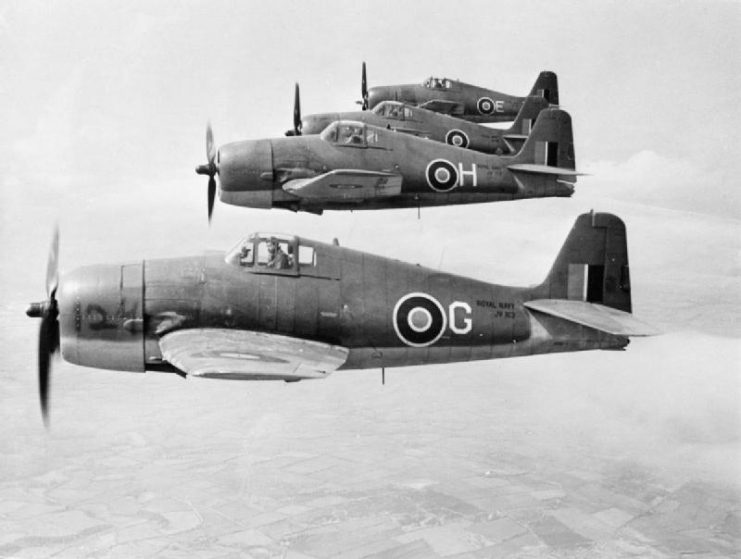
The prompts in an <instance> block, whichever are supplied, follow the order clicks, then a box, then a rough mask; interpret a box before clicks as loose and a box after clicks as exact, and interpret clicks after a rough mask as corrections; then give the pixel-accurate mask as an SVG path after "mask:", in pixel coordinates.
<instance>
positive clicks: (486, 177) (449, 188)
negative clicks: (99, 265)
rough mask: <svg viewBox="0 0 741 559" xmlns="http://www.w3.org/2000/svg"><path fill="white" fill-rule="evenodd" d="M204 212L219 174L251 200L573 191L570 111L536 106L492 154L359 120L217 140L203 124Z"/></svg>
mask: <svg viewBox="0 0 741 559" xmlns="http://www.w3.org/2000/svg"><path fill="white" fill-rule="evenodd" d="M206 155H207V157H208V163H206V164H205V165H200V166H198V167H197V168H196V172H197V173H198V174H202V175H207V176H208V216H209V219H210V218H211V214H212V211H213V204H214V198H215V195H216V190H217V185H216V176H217V175H218V177H219V187H220V188H219V198H220V199H221V201H222V202H225V203H227V204H233V205H237V206H247V207H252V208H266V209H269V208H284V209H288V210H292V211H307V212H312V213H317V214H321V213H322V212H323V211H324V210H364V209H383V208H409V207H412V208H414V207H416V208H419V207H423V206H441V205H450V204H471V203H478V202H500V201H506V200H518V199H522V198H540V197H546V196H571V195H572V193H573V192H574V183H575V182H576V176H577V175H578V174H579V173H577V172H576V170H575V155H574V139H573V133H572V129H571V117H570V116H569V114H568V113H566V112H565V111H562V110H560V109H546V110H544V111H542V112H541V113H540V116H539V117H538V119H537V121H536V122H535V126H534V127H533V129H532V131H531V133H530V135H529V136H528V138H527V139H526V140H525V143H524V145H523V147H522V149H521V150H520V151H519V152H518V153H517V154H516V155H510V156H497V155H489V154H484V153H479V152H476V151H473V150H469V149H461V148H459V147H456V146H451V145H447V144H442V143H438V142H431V141H430V140H427V139H425V138H418V137H415V136H412V135H409V134H399V133H397V132H395V131H393V130H388V129H387V128H381V127H378V126H372V125H370V124H365V123H363V122H357V121H338V122H334V123H332V124H331V125H329V126H327V128H325V129H324V131H323V132H322V133H321V134H319V135H318V136H294V137H288V138H286V137H283V138H274V139H264V140H247V141H241V142H233V143H229V144H225V145H223V146H221V147H220V148H219V149H218V151H217V150H216V149H215V146H214V141H213V133H212V131H211V127H210V126H208V127H207V130H206Z"/></svg>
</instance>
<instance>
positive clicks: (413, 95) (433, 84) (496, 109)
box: [368, 78, 525, 123]
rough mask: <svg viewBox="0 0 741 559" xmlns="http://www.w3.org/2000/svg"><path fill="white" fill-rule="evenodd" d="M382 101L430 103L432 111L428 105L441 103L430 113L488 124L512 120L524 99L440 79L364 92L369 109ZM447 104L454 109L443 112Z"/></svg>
mask: <svg viewBox="0 0 741 559" xmlns="http://www.w3.org/2000/svg"><path fill="white" fill-rule="evenodd" d="M382 101H400V102H402V103H408V104H410V105H425V104H426V103H430V105H429V107H430V108H432V107H434V105H433V104H432V103H434V102H436V101H442V102H443V103H440V108H439V109H437V108H435V109H432V110H436V111H438V110H439V111H441V112H448V113H450V114H453V115H454V116H457V117H459V118H462V119H465V120H469V121H471V122H479V123H492V122H506V121H509V120H513V119H514V118H515V116H517V113H518V112H519V110H520V108H521V107H522V105H523V103H524V102H525V97H518V96H515V95H507V94H506V93H501V92H499V91H494V90H491V89H486V88H483V87H478V86H476V85H471V84H467V83H463V82H460V81H457V80H451V79H447V78H442V79H439V80H437V81H435V80H434V79H428V80H426V81H425V82H424V83H422V84H403V85H393V86H378V87H371V88H370V89H369V90H368V103H369V106H370V108H373V107H375V106H376V105H377V104H378V103H380V102H382ZM447 104H455V107H454V108H451V109H450V110H447V109H446V108H445V107H446V105H447ZM449 106H450V107H453V105H449Z"/></svg>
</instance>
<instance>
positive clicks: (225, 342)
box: [27, 213, 655, 419]
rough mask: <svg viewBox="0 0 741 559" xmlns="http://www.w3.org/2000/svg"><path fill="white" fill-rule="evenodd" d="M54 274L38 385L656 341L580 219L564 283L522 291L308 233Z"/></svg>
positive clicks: (255, 373)
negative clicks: (58, 368) (57, 378)
mask: <svg viewBox="0 0 741 559" xmlns="http://www.w3.org/2000/svg"><path fill="white" fill-rule="evenodd" d="M56 239H57V237H55V242H54V244H53V245H52V250H51V252H50V258H49V265H48V269H47V282H46V283H47V299H46V300H45V301H43V302H40V303H32V304H31V305H30V307H29V308H28V310H27V314H28V315H29V316H32V317H40V318H41V329H40V333H39V381H40V383H39V386H40V395H41V405H42V412H43V415H44V418H45V419H46V417H47V401H48V386H49V373H50V359H51V357H52V356H53V355H54V354H55V353H57V352H58V351H59V350H61V354H62V357H63V358H64V359H65V360H66V361H68V362H70V363H74V364H77V365H82V366H86V367H96V368H99V369H113V370H119V371H132V372H140V373H141V372H144V371H165V372H174V373H177V374H179V375H182V376H188V377H190V376H193V377H207V378H219V379H236V380H285V381H297V380H302V379H319V378H324V377H326V376H327V375H328V374H330V373H331V372H332V371H335V370H345V369H368V368H385V367H400V366H406V365H422V364H433V363H452V362H457V361H469V360H476V359H497V358H504V357H515V356H522V355H534V354H541V353H554V352H566V351H583V350H591V349H611V350H618V349H623V348H624V347H625V346H627V345H628V341H629V340H628V337H629V336H643V335H650V334H653V333H655V331H654V330H653V329H652V328H651V327H650V326H648V325H646V324H644V323H642V322H640V321H638V320H637V319H635V318H633V316H632V315H631V314H630V313H631V285H630V274H629V268H628V252H627V241H626V232H625V226H624V225H623V222H622V221H621V220H620V219H619V218H617V217H616V216H614V215H610V214H604V213H591V214H584V215H581V216H580V217H579V218H578V219H577V220H576V223H575V224H574V226H573V228H572V230H571V232H570V234H569V236H568V238H567V239H566V242H565V244H564V245H563V247H562V249H561V251H560V253H559V254H558V256H557V258H556V260H555V263H554V264H553V266H552V268H551V271H550V273H549V274H548V276H547V277H546V279H545V280H544V281H543V283H541V284H540V285H537V286H534V287H508V286H503V285H495V284H490V283H486V282H483V281H478V280H473V279H469V278H465V277H462V276H458V275H453V274H447V273H443V272H440V271H438V270H434V269H430V268H425V267H422V266H419V265H413V264H406V263H403V262H400V261H398V260H393V259H390V258H384V257H381V256H374V255H372V254H366V253H363V252H359V251H355V250H350V249H347V248H343V247H340V246H338V245H337V244H325V243H320V242H316V241H312V240H310V239H305V238H302V237H296V236H292V235H280V234H255V235H252V236H250V237H248V238H246V239H244V240H243V241H241V242H239V243H238V244H237V245H236V246H235V247H234V248H233V249H232V250H230V251H228V252H227V253H226V255H222V254H218V253H217V254H213V253H212V254H207V255H204V256H198V257H190V258H173V259H167V260H144V261H139V262H134V263H128V264H108V265H98V266H89V267H84V268H80V269H78V270H75V271H73V272H71V273H69V274H67V275H65V276H63V277H62V278H61V279H60V278H59V274H58V272H57V260H58V258H57V250H58V248H57V247H58V241H57V240H56Z"/></svg>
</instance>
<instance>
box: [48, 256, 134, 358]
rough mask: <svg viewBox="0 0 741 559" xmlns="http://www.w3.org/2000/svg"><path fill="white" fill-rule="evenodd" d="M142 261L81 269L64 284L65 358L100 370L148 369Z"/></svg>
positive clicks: (62, 333)
mask: <svg viewBox="0 0 741 559" xmlns="http://www.w3.org/2000/svg"><path fill="white" fill-rule="evenodd" d="M143 294H144V287H143V265H142V263H141V262H139V263H134V264H117V265H99V266H87V267H84V268H79V269H77V270H75V271H73V272H71V273H69V274H67V275H65V276H64V277H62V279H61V281H60V285H59V291H58V293H57V298H58V300H59V325H60V343H61V350H62V357H63V358H64V359H65V360H66V361H69V362H70V363H75V364H77V365H82V366H85V367H95V368H99V369H112V370H118V371H133V372H144V327H143V313H144V308H143V306H144V298H143Z"/></svg>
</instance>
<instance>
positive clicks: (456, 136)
mask: <svg viewBox="0 0 741 559" xmlns="http://www.w3.org/2000/svg"><path fill="white" fill-rule="evenodd" d="M445 141H446V142H447V143H449V144H450V145H451V146H457V147H459V148H467V147H468V136H467V135H466V133H465V132H464V131H463V130H458V129H456V128H453V130H450V131H448V133H447V134H445Z"/></svg>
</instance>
